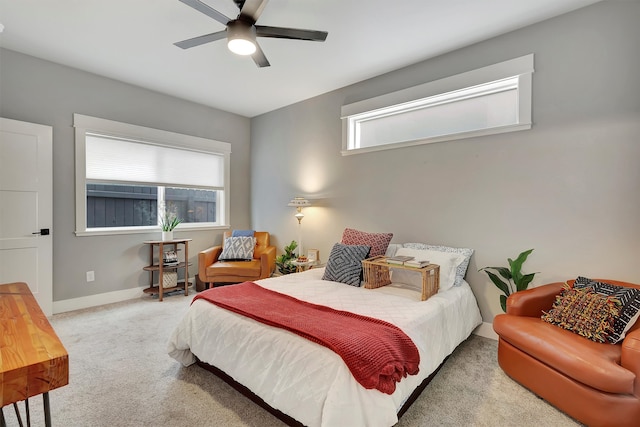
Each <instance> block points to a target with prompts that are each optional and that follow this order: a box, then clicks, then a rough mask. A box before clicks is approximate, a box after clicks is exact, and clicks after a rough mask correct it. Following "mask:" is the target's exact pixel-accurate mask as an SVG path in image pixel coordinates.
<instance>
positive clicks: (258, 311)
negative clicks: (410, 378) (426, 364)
mask: <svg viewBox="0 0 640 427" xmlns="http://www.w3.org/2000/svg"><path fill="white" fill-rule="evenodd" d="M197 299H205V300H207V301H209V302H211V303H213V304H215V305H217V306H219V307H222V308H225V309H227V310H230V311H233V312H235V313H238V314H242V315H244V316H247V317H250V318H252V319H254V320H257V321H258V322H262V323H265V324H267V325H271V326H275V327H278V328H282V329H286V330H288V331H291V332H294V333H296V334H298V335H300V336H302V337H304V338H307V339H309V340H311V341H313V342H315V343H318V344H320V345H323V346H325V347H328V348H330V349H331V350H333V351H334V352H335V353H337V354H338V355H339V356H340V357H342V360H344V362H345V363H346V365H347V366H348V367H349V370H351V373H352V374H353V376H354V377H355V379H356V380H357V381H358V382H359V383H360V384H362V386H363V387H365V388H368V389H371V388H375V389H378V390H380V391H381V392H383V393H386V394H392V393H393V392H394V391H395V389H396V383H397V382H399V381H400V380H401V379H402V378H404V377H406V376H407V374H409V375H415V374H417V373H418V365H419V363H420V355H419V354H418V349H417V348H416V346H415V344H414V343H413V341H411V338H409V337H408V336H407V335H406V334H405V333H404V332H402V330H401V329H400V328H398V327H397V326H395V325H392V324H390V323H388V322H385V321H383V320H379V319H374V318H371V317H366V316H361V315H358V314H354V313H349V312H347V311H339V310H334V309H332V308H330V307H325V306H321V305H316V304H311V303H309V302H306V301H300V300H298V299H296V298H293V297H291V296H289V295H284V294H281V293H278V292H274V291H270V290H268V289H265V288H263V287H261V286H258V285H256V284H255V283H252V282H244V283H241V284H238V285H230V286H222V287H218V288H213V289H209V290H207V291H204V292H201V293H199V294H198V295H196V297H195V298H194V299H193V300H194V301H195V300H197Z"/></svg>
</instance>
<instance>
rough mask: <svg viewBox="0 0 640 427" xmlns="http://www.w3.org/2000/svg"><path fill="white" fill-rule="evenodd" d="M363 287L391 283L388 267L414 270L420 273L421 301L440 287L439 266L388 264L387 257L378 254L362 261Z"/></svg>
mask: <svg viewBox="0 0 640 427" xmlns="http://www.w3.org/2000/svg"><path fill="white" fill-rule="evenodd" d="M362 268H363V272H364V287H365V288H367V289H376V288H380V287H382V286H385V285H388V284H390V283H391V275H390V274H389V269H390V268H397V269H401V270H409V271H416V272H419V273H420V274H422V301H425V300H426V299H428V298H429V297H430V296H432V295H434V294H436V293H437V292H438V288H439V287H440V266H439V265H437V264H429V265H427V266H426V267H422V268H417V267H408V266H406V265H396V264H389V263H388V262H387V257H385V256H383V255H380V256H377V257H373V258H369V259H365V260H364V261H362Z"/></svg>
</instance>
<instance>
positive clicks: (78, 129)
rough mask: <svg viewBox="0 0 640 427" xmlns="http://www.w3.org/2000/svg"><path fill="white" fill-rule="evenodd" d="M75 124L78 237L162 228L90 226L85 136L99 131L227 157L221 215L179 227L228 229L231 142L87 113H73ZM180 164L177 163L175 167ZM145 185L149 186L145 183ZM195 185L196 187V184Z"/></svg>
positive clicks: (118, 136)
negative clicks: (210, 219) (208, 220)
mask: <svg viewBox="0 0 640 427" xmlns="http://www.w3.org/2000/svg"><path fill="white" fill-rule="evenodd" d="M73 126H74V128H75V129H74V130H75V175H76V176H75V186H76V194H75V202H76V209H75V211H76V230H75V234H76V235H77V236H96V235H115V234H139V233H148V232H155V231H160V226H159V225H154V226H131V227H100V228H89V229H88V228H87V186H86V185H87V183H88V182H93V181H91V180H88V179H87V177H86V176H87V174H86V135H87V134H100V135H105V136H108V137H113V138H117V139H123V140H132V141H140V142H144V143H146V144H152V145H158V146H161V147H168V148H174V149H181V148H182V149H187V150H191V151H200V152H203V153H209V154H216V155H220V156H223V157H224V160H223V164H224V188H223V189H220V188H216V189H215V190H218V191H222V192H223V194H224V196H223V197H222V198H221V200H219V201H220V203H221V205H222V206H220V208H219V210H218V212H219V214H220V218H219V219H218V221H217V222H216V223H211V222H207V223H182V224H180V225H179V226H178V227H177V230H208V229H227V228H229V224H228V221H229V218H230V200H231V195H230V190H229V181H230V176H231V171H230V164H231V144H229V143H228V142H221V141H216V140H213V139H207V138H200V137H196V136H191V135H184V134H180V133H175V132H169V131H164V130H159V129H153V128H147V127H144V126H138V125H132V124H128V123H123V122H116V121H112V120H107V119H101V118H97V117H91V116H85V115H82V114H77V113H74V115H73ZM176 167H177V166H176ZM122 184H142V183H138V182H133V181H131V182H124V183H122ZM144 185H148V183H147V184H144ZM194 188H195V187H194Z"/></svg>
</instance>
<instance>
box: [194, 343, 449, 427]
mask: <svg viewBox="0 0 640 427" xmlns="http://www.w3.org/2000/svg"><path fill="white" fill-rule="evenodd" d="M448 358H449V356H447V357H446V358H445V359H444V361H443V362H442V363H441V364H440V366H438V367H437V368H436V370H435V371H433V372H432V373H431V375H429V376H428V377H427V378H425V379H424V380H423V381H422V382H421V383H420V385H419V386H418V387H416V389H415V390H413V393H411V395H410V396H409V398H408V399H407V400H406V402H405V403H404V405H402V407H401V408H400V410H399V411H398V419H400V418H401V417H402V416H403V415H404V413H405V412H407V410H408V409H409V407H410V406H411V405H412V404H413V402H415V401H416V399H417V398H418V396H420V394H421V393H422V391H423V390H424V389H425V388H427V385H429V383H430V382H431V380H432V379H433V378H434V377H435V376H436V374H437V373H438V371H439V370H440V368H442V366H443V365H444V364H445V363H446V361H447V359H448ZM196 363H197V364H198V366H200V367H202V368H204V369H206V370H207V371H209V372H211V373H213V374H214V375H216V376H217V377H219V378H220V379H221V380H223V381H224V382H226V383H227V384H229V385H230V386H231V387H233V388H234V389H236V390H237V391H239V392H240V393H241V394H242V395H244V396H246V397H248V398H249V399H251V401H252V402H253V403H255V404H257V405H258V406H260V407H262V408H263V409H266V410H267V411H269V412H270V413H271V414H272V415H274V416H275V417H276V418H278V419H279V420H280V421H282V422H283V423H285V424H286V425H288V426H292V427H304V424H302V423H301V422H299V421H298V420H296V419H295V418H292V417H291V416H289V415H287V414H285V413H284V412H282V411H279V410H278V409H276V408H274V407H272V406H271V405H269V404H268V403H267V402H265V401H264V400H262V398H261V397H260V396H258V395H256V394H255V393H254V392H252V391H251V390H249V389H248V388H247V387H245V386H244V385H242V384H240V383H239V382H237V381H236V380H234V379H233V378H231V377H230V376H229V375H227V373H226V372H224V371H223V370H221V369H219V368H216V367H215V366H212V365H209V364H208V363H205V362H202V361H201V360H200V359H197V360H196Z"/></svg>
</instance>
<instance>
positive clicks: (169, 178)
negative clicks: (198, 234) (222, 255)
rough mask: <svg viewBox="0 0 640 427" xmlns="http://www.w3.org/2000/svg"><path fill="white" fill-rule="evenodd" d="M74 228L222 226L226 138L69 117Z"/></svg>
mask: <svg viewBox="0 0 640 427" xmlns="http://www.w3.org/2000/svg"><path fill="white" fill-rule="evenodd" d="M74 126H75V128H76V234H78V235H89V234H113V233H131V232H146V231H149V230H158V229H159V221H160V218H161V217H162V216H163V215H164V214H165V213H166V212H169V213H171V214H174V215H176V216H177V217H178V218H180V219H181V220H182V221H183V222H182V224H180V225H179V226H178V229H180V228H204V227H223V226H226V218H228V206H229V203H228V200H229V192H228V179H229V178H228V177H229V157H230V149H229V147H230V144H228V143H223V142H219V141H213V140H208V139H203V138H197V137H192V136H188V135H182V134H175V133H172V132H166V131H160V130H156V129H150V128H144V127H140V126H134V125H128V124H125V123H120V122H112V121H109V120H104V119H98V118H94V117H88V116H82V115H79V114H75V115H74Z"/></svg>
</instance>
